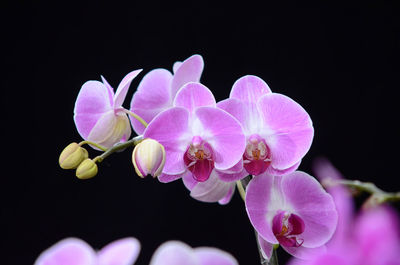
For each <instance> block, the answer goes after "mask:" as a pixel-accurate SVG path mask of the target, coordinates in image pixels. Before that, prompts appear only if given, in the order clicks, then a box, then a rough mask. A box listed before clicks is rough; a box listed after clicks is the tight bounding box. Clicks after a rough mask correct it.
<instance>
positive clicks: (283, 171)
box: [265, 160, 301, 176]
mask: <svg viewBox="0 0 400 265" xmlns="http://www.w3.org/2000/svg"><path fill="white" fill-rule="evenodd" d="M300 163H301V160H300V161H298V162H297V163H296V164H294V165H293V166H291V167H288V168H286V169H276V168H273V167H272V166H270V167H268V168H267V170H266V171H265V172H266V173H267V174H269V175H271V176H283V175H287V174H289V173H292V172H294V171H296V170H297V168H298V167H299V166H300Z"/></svg>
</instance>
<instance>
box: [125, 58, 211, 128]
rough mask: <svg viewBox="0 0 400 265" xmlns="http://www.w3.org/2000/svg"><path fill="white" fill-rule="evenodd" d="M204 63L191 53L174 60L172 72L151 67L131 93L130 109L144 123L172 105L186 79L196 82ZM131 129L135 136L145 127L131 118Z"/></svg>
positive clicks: (186, 81) (198, 79)
mask: <svg viewBox="0 0 400 265" xmlns="http://www.w3.org/2000/svg"><path fill="white" fill-rule="evenodd" d="M203 67H204V62H203V58H202V57H201V56H200V55H193V56H191V57H189V58H187V59H186V60H185V61H183V62H176V63H175V64H174V66H173V72H174V73H173V74H171V72H170V71H168V70H166V69H162V68H159V69H154V70H152V71H150V72H149V73H147V74H146V75H145V76H144V77H143V79H142V81H141V82H140V84H139V86H138V88H137V91H136V92H135V94H134V95H133V98H132V101H131V107H130V110H131V111H132V112H133V113H135V114H137V115H139V116H140V117H142V118H143V119H144V120H145V121H146V122H147V123H150V122H151V121H152V120H153V118H154V117H155V116H156V115H157V114H158V113H160V112H162V111H163V110H166V109H168V108H170V107H172V106H173V102H174V99H175V95H176V93H177V92H178V90H179V89H180V88H181V87H182V86H183V85H184V84H186V83H188V82H199V81H200V77H201V73H202V72H203ZM131 123H132V127H133V129H134V130H135V131H136V133H137V134H138V135H140V134H143V132H144V129H145V127H144V126H143V124H141V123H140V122H138V121H137V120H136V119H133V118H131Z"/></svg>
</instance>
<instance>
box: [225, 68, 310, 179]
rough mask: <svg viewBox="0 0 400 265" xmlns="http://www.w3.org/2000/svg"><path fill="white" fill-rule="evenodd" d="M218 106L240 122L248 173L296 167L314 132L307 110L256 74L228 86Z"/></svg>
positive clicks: (281, 171) (278, 171)
mask: <svg viewBox="0 0 400 265" xmlns="http://www.w3.org/2000/svg"><path fill="white" fill-rule="evenodd" d="M218 107H219V108H221V109H223V110H225V111H227V112H228V113H230V114H232V115H233V116H234V117H235V118H237V119H238V120H239V121H240V123H241V124H242V126H243V131H244V134H245V135H246V141H247V144H246V149H245V152H244V153H243V165H244V169H245V170H246V171H247V173H248V174H250V175H255V176H256V175H260V174H262V173H264V172H267V173H268V174H270V175H283V174H287V173H290V172H293V171H295V170H296V169H297V167H298V166H299V164H300V161H301V159H302V158H303V156H304V155H305V154H306V153H307V152H308V150H309V148H310V146H311V142H312V139H313V135H314V129H313V126H312V121H311V119H310V117H309V115H308V114H307V112H306V111H305V110H304V109H303V108H302V107H301V106H300V105H299V104H298V103H296V102H295V101H293V100H292V99H290V98H289V97H286V96H284V95H281V94H278V93H272V92H271V90H270V88H269V87H268V85H267V84H266V83H265V82H264V81H263V80H262V79H260V78H259V77H256V76H251V75H248V76H244V77H242V78H240V79H238V80H237V81H236V82H235V84H234V85H233V87H232V90H231V93H230V97H229V99H226V100H223V101H221V102H219V103H218Z"/></svg>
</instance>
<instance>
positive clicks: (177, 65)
mask: <svg viewBox="0 0 400 265" xmlns="http://www.w3.org/2000/svg"><path fill="white" fill-rule="evenodd" d="M181 65H182V62H180V61H176V62H175V63H174V65H173V66H172V71H173V72H174V74H175V73H176V71H178V68H179V67H181Z"/></svg>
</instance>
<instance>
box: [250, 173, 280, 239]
mask: <svg viewBox="0 0 400 265" xmlns="http://www.w3.org/2000/svg"><path fill="white" fill-rule="evenodd" d="M279 181H280V178H279V177H272V176H269V175H267V174H262V175H259V176H257V177H254V178H253V179H252V180H251V181H250V183H249V185H248V186H247V191H246V200H245V203H246V211H247V214H248V216H249V219H250V222H251V224H252V225H253V226H254V228H255V229H256V231H257V233H258V234H259V235H260V236H261V237H262V238H263V239H264V240H266V241H267V242H268V243H271V244H278V243H279V242H278V240H277V239H276V237H275V235H274V233H273V231H272V219H273V217H274V216H275V214H276V213H278V211H279V210H282V209H283V197H282V194H281V192H280V190H278V189H277V187H276V185H275V182H278V183H279Z"/></svg>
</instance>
